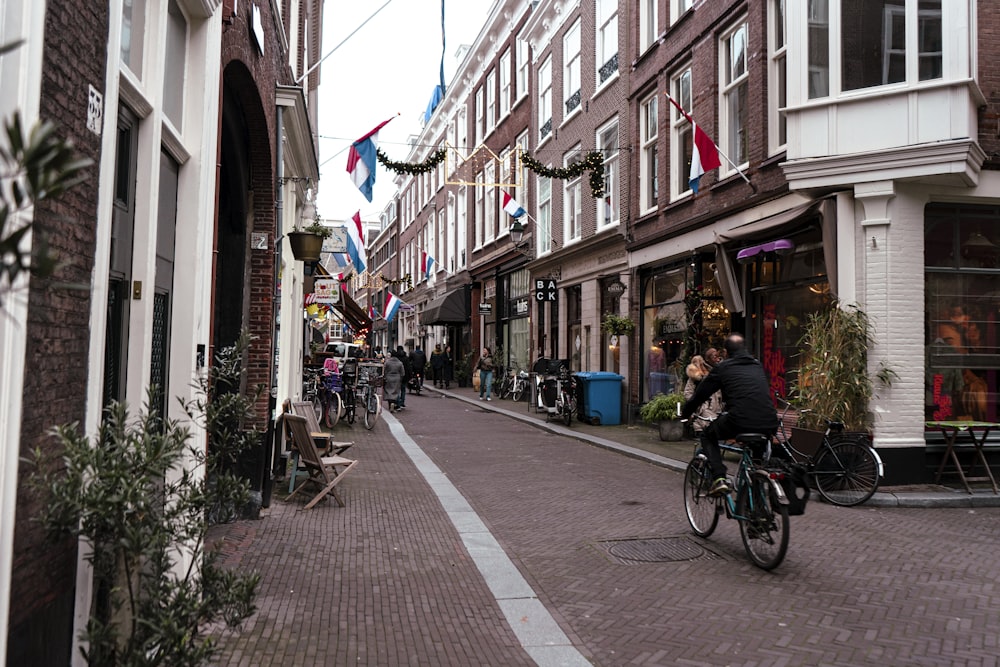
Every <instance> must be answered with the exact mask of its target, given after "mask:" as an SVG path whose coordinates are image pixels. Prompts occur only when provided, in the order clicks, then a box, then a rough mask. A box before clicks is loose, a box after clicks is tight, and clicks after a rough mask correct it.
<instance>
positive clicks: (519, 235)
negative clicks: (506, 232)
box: [510, 219, 524, 246]
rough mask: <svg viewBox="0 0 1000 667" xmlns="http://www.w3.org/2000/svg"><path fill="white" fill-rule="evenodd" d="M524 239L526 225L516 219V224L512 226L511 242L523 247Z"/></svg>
mask: <svg viewBox="0 0 1000 667" xmlns="http://www.w3.org/2000/svg"><path fill="white" fill-rule="evenodd" d="M523 239H524V225H522V224H521V221H520V220H517V219H515V220H514V224H513V225H511V226H510V240H511V241H513V242H514V245H516V246H517V245H521V241H522V240H523Z"/></svg>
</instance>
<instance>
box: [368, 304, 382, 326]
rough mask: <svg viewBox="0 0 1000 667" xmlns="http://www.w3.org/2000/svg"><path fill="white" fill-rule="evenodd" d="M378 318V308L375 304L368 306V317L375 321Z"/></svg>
mask: <svg viewBox="0 0 1000 667" xmlns="http://www.w3.org/2000/svg"><path fill="white" fill-rule="evenodd" d="M378 318H379V312H378V309H377V308H376V307H375V304H371V305H370V306H368V319H370V320H371V321H372V322H374V321H375V320H377V319H378Z"/></svg>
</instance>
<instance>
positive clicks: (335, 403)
mask: <svg viewBox="0 0 1000 667" xmlns="http://www.w3.org/2000/svg"><path fill="white" fill-rule="evenodd" d="M343 391H344V380H343V375H342V374H341V373H330V374H328V375H326V376H324V377H323V391H322V394H321V396H322V399H323V415H324V419H323V422H321V423H325V424H326V425H327V427H328V428H333V427H334V426H336V425H337V422H338V421H340V418H341V416H342V415H343V410H344V404H343V398H342V394H343Z"/></svg>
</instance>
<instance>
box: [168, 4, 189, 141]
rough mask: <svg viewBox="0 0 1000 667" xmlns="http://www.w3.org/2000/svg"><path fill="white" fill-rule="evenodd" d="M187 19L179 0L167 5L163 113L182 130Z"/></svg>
mask: <svg viewBox="0 0 1000 667" xmlns="http://www.w3.org/2000/svg"><path fill="white" fill-rule="evenodd" d="M187 27H188V26H187V19H186V18H184V14H183V13H182V12H181V8H180V7H178V6H177V0H170V2H168V3H167V44H166V49H167V55H168V57H167V59H166V62H165V63H164V65H163V113H164V114H166V116H167V118H169V119H170V122H171V123H173V126H174V127H175V128H176V129H178V130H181V129H183V126H182V124H181V121H182V120H183V119H184V63H185V61H184V54H185V53H187Z"/></svg>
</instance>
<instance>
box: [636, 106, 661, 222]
mask: <svg viewBox="0 0 1000 667" xmlns="http://www.w3.org/2000/svg"><path fill="white" fill-rule="evenodd" d="M651 110H652V113H653V116H654V117H653V119H652V121H653V122H652V125H651V124H650V111H651ZM659 124H660V123H659V97H658V94H657V93H653V94H652V95H650V96H649V97H647V98H646V99H645V100H643V101H642V102H641V103H640V104H639V146H640V151H641V153H640V155H639V214H640V215H645V214H646V213H650V212H652V211H655V210H656V207H657V206H658V205H659V202H658V199H659V181H658V178H659V175H658V173H657V172H658V171H659V157H658V146H657V142H658V139H659ZM651 184H652V186H653V187H651Z"/></svg>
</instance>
